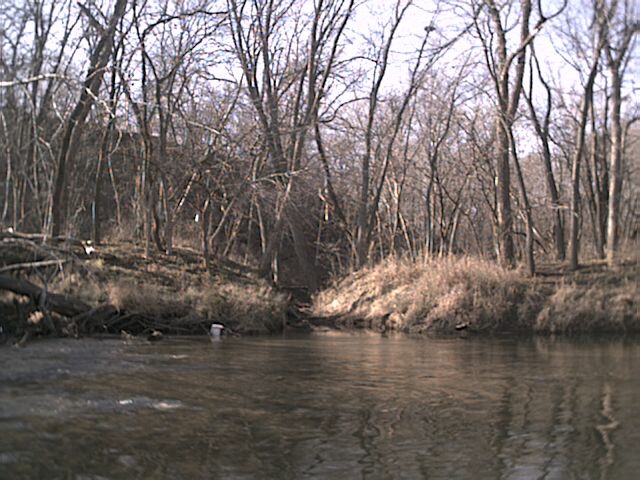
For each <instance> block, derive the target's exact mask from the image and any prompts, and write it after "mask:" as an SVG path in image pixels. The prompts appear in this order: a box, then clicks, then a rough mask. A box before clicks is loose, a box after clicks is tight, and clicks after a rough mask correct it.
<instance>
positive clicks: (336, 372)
mask: <svg viewBox="0 0 640 480" xmlns="http://www.w3.org/2000/svg"><path fill="white" fill-rule="evenodd" d="M0 365H2V369H1V371H0V478H3V479H4V478H65V479H67V478H71V479H97V478H112V479H116V478H122V479H125V478H126V479H129V478H154V479H155V478H160V479H161V478H171V479H173V478H184V479H194V478H230V479H236V478H238V479H240V478H242V479H244V478H291V479H298V478H323V479H325V478H328V479H332V478H335V479H351V478H364V479H387V478H389V479H391V478H393V479H395V478H398V479H402V478H407V479H414V478H429V479H440V478H441V479H450V478H470V479H482V478H487V479H497V478H501V479H536V478H541V479H542V478H544V479H568V478H569V479H570V478H576V479H600V478H611V479H626V478H629V479H635V478H638V477H637V475H638V472H640V454H639V453H638V452H639V450H638V445H639V444H640V420H639V419H640V381H638V378H640V377H638V373H637V371H638V367H640V342H638V341H635V340H634V341H622V340H603V341H588V342H585V341H576V340H556V341H553V340H549V339H520V340H501V339H487V338H484V339H467V340H463V339H449V340H433V339H424V338H411V337H405V336H392V337H379V336H370V335H360V334H358V335H340V336H307V337H294V338H280V337H277V338H273V337H271V338H231V339H225V340H223V341H221V342H216V343H213V344H212V343H210V342H208V341H207V340H206V339H190V340H185V339H180V340H169V341H167V342H161V343H160V344H139V345H135V344H133V345H132V344H124V343H123V342H121V341H119V340H108V341H98V340H81V341H50V342H41V343H34V344H32V345H30V346H29V347H28V348H26V349H23V350H16V349H12V348H8V347H5V348H1V349H0Z"/></svg>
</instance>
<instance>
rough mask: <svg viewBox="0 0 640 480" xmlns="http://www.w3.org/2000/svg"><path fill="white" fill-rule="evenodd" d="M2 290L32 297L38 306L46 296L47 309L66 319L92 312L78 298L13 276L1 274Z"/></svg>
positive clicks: (0, 283)
mask: <svg viewBox="0 0 640 480" xmlns="http://www.w3.org/2000/svg"><path fill="white" fill-rule="evenodd" d="M0 289H1V290H9V291H11V292H13V293H17V294H18V295H24V296H27V297H31V298H32V299H33V301H34V303H35V304H36V305H39V304H40V299H41V298H43V295H44V298H45V306H46V308H48V309H49V310H51V311H52V312H55V313H57V314H59V315H63V316H65V317H75V316H76V315H80V314H82V313H85V312H87V311H89V310H91V307H90V306H89V305H87V304H86V303H84V302H83V301H81V300H78V299H77V298H73V297H69V296H67V295H61V294H58V293H52V292H48V291H46V290H45V289H44V288H41V287H39V286H37V285H35V284H33V283H31V282H30V281H28V280H22V279H19V278H15V277H12V276H11V275H4V274H0Z"/></svg>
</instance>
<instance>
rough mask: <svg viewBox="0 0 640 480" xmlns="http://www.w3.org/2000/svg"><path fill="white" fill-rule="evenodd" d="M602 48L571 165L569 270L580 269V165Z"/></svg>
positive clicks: (587, 89)
mask: <svg viewBox="0 0 640 480" xmlns="http://www.w3.org/2000/svg"><path fill="white" fill-rule="evenodd" d="M599 56H600V48H596V52H595V53H594V59H593V63H592V64H591V70H590V72H589V78H588V79H587V84H586V86H585V89H584V94H583V97H582V102H581V106H580V118H579V121H578V126H577V131H576V149H575V152H574V154H573V161H572V165H571V217H570V221H569V269H570V270H576V269H577V268H578V254H579V250H580V246H579V243H578V231H579V229H580V218H581V215H580V163H581V162H582V156H583V152H584V144H585V132H586V129H587V116H588V114H589V106H590V104H591V102H592V101H593V84H594V82H595V78H596V74H597V73H598V58H599Z"/></svg>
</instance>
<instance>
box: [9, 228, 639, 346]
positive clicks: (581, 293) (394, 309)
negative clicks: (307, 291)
mask: <svg viewBox="0 0 640 480" xmlns="http://www.w3.org/2000/svg"><path fill="white" fill-rule="evenodd" d="M0 247H1V249H0V327H2V330H3V331H2V332H0V337H3V338H4V339H5V340H6V339H7V337H14V338H15V341H20V339H24V338H26V339H28V338H30V337H33V336H36V335H43V334H44V335H55V336H79V335H91V334H101V333H116V334H120V333H121V332H126V333H125V334H126V335H129V334H131V335H142V336H152V335H159V334H170V335H174V334H205V333H206V332H207V331H208V327H209V325H210V324H211V323H212V322H221V323H224V324H225V326H226V327H227V332H231V333H238V334H268V333H274V332H280V331H282V330H283V329H285V328H287V327H291V328H300V327H302V329H312V330H313V329H316V330H317V329H320V330H322V329H327V328H328V329H338V330H348V329H367V330H372V331H377V332H387V331H400V332H408V333H436V334H439V333H450V332H456V331H464V332H470V333H521V332H524V333H533V332H535V333H597V332H616V333H626V332H640V315H639V305H640V291H639V286H638V285H639V283H640V268H639V266H638V262H637V259H635V260H627V261H625V262H623V263H621V264H620V265H619V267H617V268H615V269H609V268H608V267H607V266H606V265H605V264H604V263H602V262H591V263H589V264H587V265H585V266H583V267H582V268H581V269H580V270H578V271H577V272H567V271H564V270H563V268H562V267H561V266H560V265H542V266H541V267H540V269H539V274H538V275H537V276H536V277H535V278H533V279H532V278H527V277H526V276H524V275H523V274H522V273H521V272H519V271H512V270H511V271H510V270H504V269H502V268H500V267H498V266H497V265H495V264H493V263H490V262H485V261H483V260H479V259H474V258H468V257H461V258H448V259H434V260H430V261H427V262H409V261H405V260H397V259H389V260H387V261H385V262H382V263H380V264H378V265H376V266H374V267H369V268H365V269H362V270H360V271H358V272H355V273H353V274H351V275H348V276H346V277H344V278H342V279H341V280H339V281H336V282H335V283H334V284H333V285H332V286H330V287H328V288H326V289H325V290H323V291H321V292H319V293H318V294H316V295H315V296H314V298H313V301H312V304H311V306H310V307H309V308H308V309H305V310H304V311H303V312H300V311H299V310H298V309H297V308H296V307H294V302H293V299H292V297H291V296H290V295H289V294H287V293H284V292H282V291H278V290H277V289H275V288H273V287H271V286H269V285H268V284H267V283H266V282H264V281H262V280H260V279H258V278H257V275H256V274H255V272H252V271H250V270H249V269H248V268H247V267H243V266H241V265H238V264H233V263H230V262H226V263H224V264H220V265H218V266H217V267H216V268H215V269H213V271H212V270H211V269H210V270H209V271H207V269H206V268H205V265H204V264H203V262H202V258H201V256H200V255H199V254H198V253H197V252H195V251H192V250H189V249H185V248H177V249H176V251H175V252H174V254H173V255H164V254H154V255H153V256H152V257H151V258H147V257H146V256H145V255H144V249H143V248H142V247H141V246H139V245H135V244H133V243H130V242H118V243H112V244H106V245H100V246H93V245H88V244H86V243H83V242H78V241H69V240H67V241H64V242H60V243H55V244H52V243H51V242H49V243H47V244H46V245H45V244H43V243H42V241H41V239H39V238H38V237H37V236H33V237H29V236H25V235H20V234H7V233H4V234H2V235H0ZM292 314H293V315H292ZM150 338H152V339H155V338H154V337H150Z"/></svg>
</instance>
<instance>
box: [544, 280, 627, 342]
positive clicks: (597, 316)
mask: <svg viewBox="0 0 640 480" xmlns="http://www.w3.org/2000/svg"><path fill="white" fill-rule="evenodd" d="M638 297H639V293H638V283H637V282H636V281H633V280H631V281H629V280H627V281H624V282H622V284H621V285H615V284H614V285H612V284H610V283H607V282H604V283H601V282H598V283H595V284H593V285H579V284H576V283H572V284H563V285H559V286H558V288H557V290H556V291H555V292H554V294H553V295H551V297H549V299H548V301H547V302H546V303H545V306H544V308H543V309H542V311H541V312H540V314H539V315H538V317H537V319H536V323H535V326H534V328H535V330H536V331H538V332H546V333H556V332H562V333H584V332H627V331H639V330H640V312H639V310H638V304H639V302H638Z"/></svg>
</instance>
